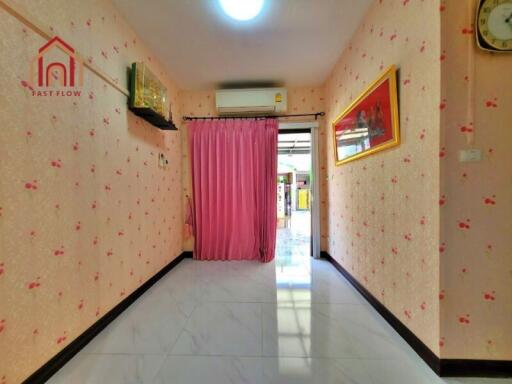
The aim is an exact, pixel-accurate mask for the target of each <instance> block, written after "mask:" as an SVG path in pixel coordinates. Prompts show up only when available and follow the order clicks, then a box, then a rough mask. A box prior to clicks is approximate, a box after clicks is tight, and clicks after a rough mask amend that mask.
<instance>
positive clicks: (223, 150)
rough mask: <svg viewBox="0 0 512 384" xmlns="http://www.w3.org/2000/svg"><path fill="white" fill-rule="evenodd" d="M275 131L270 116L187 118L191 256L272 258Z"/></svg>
mask: <svg viewBox="0 0 512 384" xmlns="http://www.w3.org/2000/svg"><path fill="white" fill-rule="evenodd" d="M277 133H278V122H277V120H276V119H222V120H195V121H192V122H191V123H190V124H189V146H190V160H191V164H192V189H193V214H194V220H193V221H194V227H195V228H194V232H195V248H194V258H195V259H198V260H260V261H262V262H269V261H271V260H273V259H274V252H275V244H276V221H277V209H276V205H277V202H276V195H277Z"/></svg>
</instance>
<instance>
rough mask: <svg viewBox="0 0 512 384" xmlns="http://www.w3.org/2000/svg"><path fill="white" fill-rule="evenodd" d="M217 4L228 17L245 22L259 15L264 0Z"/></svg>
mask: <svg viewBox="0 0 512 384" xmlns="http://www.w3.org/2000/svg"><path fill="white" fill-rule="evenodd" d="M219 3H220V6H221V7H222V10H223V11H224V12H225V13H226V15H228V16H229V17H231V18H233V19H235V20H240V21H247V20H251V19H254V18H255V17H256V16H258V15H259V14H260V12H261V10H262V8H263V3H264V0H219Z"/></svg>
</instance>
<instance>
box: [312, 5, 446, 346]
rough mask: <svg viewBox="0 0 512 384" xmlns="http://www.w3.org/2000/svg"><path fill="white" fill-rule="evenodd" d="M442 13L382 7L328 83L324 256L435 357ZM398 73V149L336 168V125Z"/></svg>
mask: <svg viewBox="0 0 512 384" xmlns="http://www.w3.org/2000/svg"><path fill="white" fill-rule="evenodd" d="M439 14H440V10H439V3H438V2H437V1H420V0H410V1H403V0H378V1H375V2H374V4H373V5H372V7H371V8H370V10H369V12H368V13H367V15H366V16H365V18H364V20H363V22H362V24H361V25H360V27H359V29H358V30H357V31H356V33H355V35H354V37H353V38H352V40H351V42H350V45H349V47H348V48H347V49H346V50H345V51H344V52H343V54H342V55H341V58H340V60H339V61H338V63H337V64H336V66H335V68H334V70H333V72H332V74H331V75H330V77H329V78H328V79H327V81H326V84H325V98H326V105H327V108H326V109H327V134H326V135H325V141H326V148H327V151H326V157H327V159H326V160H327V181H326V183H327V185H326V186H324V187H323V188H324V189H327V191H328V196H327V199H326V201H323V202H322V204H323V205H326V206H327V208H326V209H325V210H324V212H327V213H328V222H327V228H324V234H325V235H326V236H327V238H326V241H327V250H328V251H329V253H330V254H331V256H332V257H334V258H335V259H336V260H337V261H338V262H339V263H340V264H341V265H342V266H343V267H344V268H345V269H347V270H348V271H349V272H350V273H351V274H352V275H353V276H354V277H355V278H356V279H357V280H358V281H360V282H361V283H362V284H363V285H364V286H365V287H366V288H367V289H368V290H370V292H371V293H372V294H373V295H374V296H375V297H376V298H378V299H379V300H380V301H381V302H382V303H383V304H384V305H385V306H386V307H387V308H388V309H389V310H390V311H392V312H393V314H394V315H395V316H397V317H398V318H399V319H400V320H401V321H402V322H403V323H404V324H405V325H406V326H407V327H408V328H409V329H411V330H412V331H413V332H414V333H415V334H416V335H417V336H418V337H419V338H420V339H421V340H422V341H423V342H424V343H425V344H426V345H427V346H428V347H429V348H430V349H431V350H432V351H433V352H434V353H436V354H438V355H439V316H440V314H439V311H440V308H439V299H438V293H439V267H440V266H439V249H438V248H439V236H440V234H439V220H440V218H439V205H438V200H439V198H440V196H439V188H440V186H439V184H440V181H439V172H440V157H439V140H440V137H439V136H440V133H439V120H440V108H439V105H440V102H441V100H440V90H441V88H440V87H441V84H440V80H441V60H440V58H439V53H440V44H441V40H440V39H441V36H440V16H439ZM392 64H395V65H397V66H398V67H399V99H400V125H401V140H402V142H401V145H400V146H398V147H395V148H393V149H389V150H386V151H382V152H379V153H377V154H374V155H371V156H369V157H365V158H363V159H360V160H357V161H354V162H351V163H347V164H345V165H341V166H335V164H334V148H333V137H332V131H331V126H330V124H331V123H332V121H333V120H335V118H336V117H337V115H338V114H340V113H341V112H342V111H343V109H344V108H346V107H347V106H348V105H349V104H350V103H351V101H352V100H354V99H355V98H356V97H357V96H358V95H359V94H360V93H361V92H362V91H363V90H364V89H365V88H366V87H367V86H368V85H369V84H370V83H371V82H372V81H373V80H374V79H376V78H377V77H378V76H379V74H380V73H381V72H382V71H383V70H385V69H386V68H387V67H388V66H390V65H392Z"/></svg>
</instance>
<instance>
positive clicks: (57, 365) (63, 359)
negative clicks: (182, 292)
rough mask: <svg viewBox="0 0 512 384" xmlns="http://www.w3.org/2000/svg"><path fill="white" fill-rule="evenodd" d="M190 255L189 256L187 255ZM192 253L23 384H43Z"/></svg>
mask: <svg viewBox="0 0 512 384" xmlns="http://www.w3.org/2000/svg"><path fill="white" fill-rule="evenodd" d="M188 254H190V256H189V255H188ZM191 255H192V252H183V253H182V254H181V255H179V256H178V257H177V258H175V259H174V260H173V261H171V262H170V263H169V264H167V265H166V266H165V267H163V268H162V269H161V270H160V271H159V272H157V273H156V274H155V275H154V276H153V277H151V278H150V279H149V280H147V281H146V282H145V283H144V284H142V285H141V286H140V287H139V288H137V289H136V290H135V291H133V292H132V293H131V294H130V295H129V296H127V297H126V298H125V299H124V300H123V301H121V302H120V303H119V304H117V305H116V306H115V307H114V308H112V309H111V310H110V311H109V312H107V313H106V314H105V315H104V316H103V317H102V318H100V319H99V320H98V321H96V322H95V323H94V324H93V325H91V326H90V327H89V328H87V330H86V331H85V332H83V333H82V334H81V335H80V336H78V337H77V338H76V339H75V340H73V341H72V342H71V343H70V344H68V345H67V346H66V347H65V348H64V349H63V350H62V351H60V352H59V353H58V354H56V355H55V356H54V357H52V358H51V359H50V360H49V361H48V362H47V363H46V364H44V365H43V366H42V367H41V368H39V369H38V370H37V371H35V372H34V373H33V374H32V375H30V376H29V377H28V378H27V379H26V380H25V381H24V382H23V384H40V383H45V382H46V381H47V380H48V379H49V378H50V377H51V376H53V375H54V374H55V373H56V372H57V371H58V370H59V369H61V368H62V367H63V366H64V365H65V364H66V363H67V362H68V361H69V360H71V359H72V358H73V356H75V355H76V354H77V353H78V352H80V351H81V350H82V348H84V347H85V346H86V345H87V344H88V343H89V342H90V341H91V340H92V339H94V337H95V336H96V335H98V334H99V333H100V332H101V331H102V330H103V329H105V327H106V326H107V325H109V324H110V323H111V322H112V321H114V319H115V318H116V317H118V316H119V315H120V314H121V313H122V312H123V311H124V310H126V309H127V308H128V307H129V306H130V305H131V304H132V303H133V302H134V301H136V300H137V299H138V298H139V297H140V296H142V295H143V294H144V293H145V292H146V291H147V290H148V289H149V288H151V286H153V285H154V284H155V283H156V282H157V281H158V280H160V279H161V278H162V277H164V276H165V275H166V274H167V273H168V272H169V271H170V270H171V269H173V268H174V267H176V266H177V265H178V264H179V263H180V262H181V261H182V260H183V259H185V258H188V257H192V256H191Z"/></svg>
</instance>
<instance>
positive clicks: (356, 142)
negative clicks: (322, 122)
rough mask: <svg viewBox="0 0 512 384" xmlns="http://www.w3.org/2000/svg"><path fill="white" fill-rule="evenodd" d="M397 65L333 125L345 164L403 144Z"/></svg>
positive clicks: (337, 150)
mask: <svg viewBox="0 0 512 384" xmlns="http://www.w3.org/2000/svg"><path fill="white" fill-rule="evenodd" d="M397 85H398V83H397V68H396V66H395V65H392V66H390V67H389V68H387V69H386V70H385V71H384V72H383V73H382V74H381V75H380V76H379V77H378V78H377V79H376V80H375V81H374V82H372V83H371V84H370V85H369V86H368V87H367V88H366V89H365V90H364V91H363V92H362V93H361V94H360V95H359V96H358V97H357V98H356V99H355V100H354V101H353V102H352V103H351V104H350V105H349V106H348V107H347V108H346V109H345V110H344V111H343V112H342V113H341V114H340V115H338V117H336V119H335V120H334V121H333V123H332V125H331V129H332V136H333V143H334V160H335V163H336V165H337V166H338V165H341V164H345V163H348V162H350V161H354V160H357V159H360V158H362V157H365V156H368V155H371V154H373V153H376V152H379V151H382V150H385V149H388V148H391V147H394V146H397V145H399V144H400V121H399V112H398V87H397Z"/></svg>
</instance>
